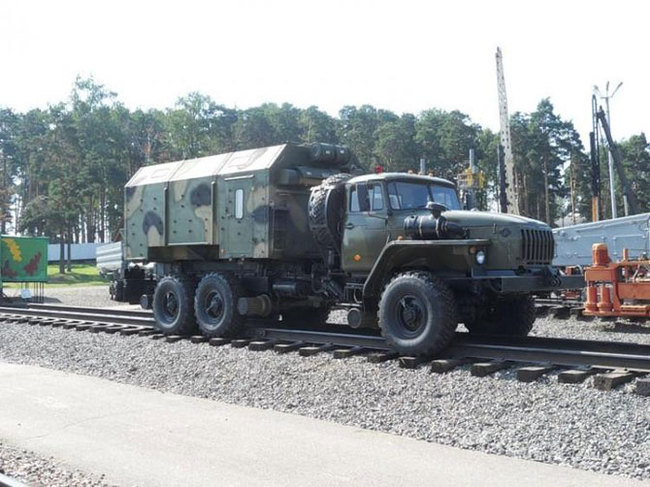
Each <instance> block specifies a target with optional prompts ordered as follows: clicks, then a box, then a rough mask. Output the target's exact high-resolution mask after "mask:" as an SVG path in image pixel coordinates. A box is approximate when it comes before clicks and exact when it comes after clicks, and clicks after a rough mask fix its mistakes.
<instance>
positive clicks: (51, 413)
mask: <svg viewBox="0 0 650 487" xmlns="http://www.w3.org/2000/svg"><path fill="white" fill-rule="evenodd" d="M0 388H1V390H2V399H1V400H0V438H2V439H3V440H5V441H7V442H8V443H10V444H13V445H15V446H20V447H24V448H28V449H31V450H33V451H35V452H37V453H39V454H41V455H47V456H49V455H52V456H54V457H55V458H57V459H59V460H62V461H64V462H66V463H68V464H69V465H71V466H73V467H76V468H79V469H81V470H83V471H87V472H92V473H95V474H98V475H99V474H101V473H104V474H106V478H105V480H106V481H107V482H112V483H116V484H119V485H139V486H163V485H164V486H168V485H188V486H202V485H210V486H213V485H220V486H221V485H245V486H255V485H260V486H261V485H264V486H269V485H281V486H290V485H300V486H304V485H309V486H310V487H315V486H321V485H323V486H328V485H332V486H333V485H337V486H338V485H355V486H358V485H373V486H376V485H387V486H388V485H390V486H396V485H408V486H409V487H411V486H419V485H422V486H427V487H431V486H447V485H449V486H463V485H467V486H470V485H471V486H476V485H483V486H492V485H494V486H497V485H498V486H503V485H549V486H550V485H552V486H553V487H563V486H584V485H589V486H590V487H596V486H623V485H631V486H634V485H641V483H640V482H634V481H631V480H626V479H623V478H619V477H610V476H604V475H600V474H595V473H590V472H584V471H580V470H575V469H570V468H566V467H560V466H554V465H546V464H542V463H537V462H531V461H526V460H517V459H513V458H508V457H501V456H495V455H487V454H485V453H480V452H472V451H467V450H460V449H456V448H451V447H447V446H441V445H436V444H432V443H426V442H423V441H417V440H413V439H409V438H404V437H400V436H394V435H389V434H385V433H378V432H373V431H368V430H363V429H359V428H353V427H348V426H341V425H338V424H334V423H328V422H325V421H320V420H316V419H310V418H305V417H301V416H295V415H291V414H286V413H279V412H275V411H269V410H260V409H253V408H246V407H241V406H233V405H229V404H223V403H219V402H215V401H210V400H205V399H197V398H192V397H186V396H180V395H175V394H169V393H161V392H157V391H153V390H149V389H142V388H138V387H134V386H129V385H124V384H118V383H114V382H110V381H107V380H103V379H97V378H94V377H85V376H80V375H75V374H69V373H65V372H59V371H54V370H50V369H44V368H40V367H32V366H24V365H13V364H4V363H0Z"/></svg>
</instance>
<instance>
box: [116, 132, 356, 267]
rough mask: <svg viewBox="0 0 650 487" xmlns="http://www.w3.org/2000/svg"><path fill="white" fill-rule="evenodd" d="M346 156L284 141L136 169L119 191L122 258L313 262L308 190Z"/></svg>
mask: <svg viewBox="0 0 650 487" xmlns="http://www.w3.org/2000/svg"><path fill="white" fill-rule="evenodd" d="M349 159H350V154H349V152H348V151H347V148H341V147H336V148H335V147H334V146H327V145H325V144H321V145H318V146H315V148H314V147H312V148H310V147H305V146H297V145H295V144H283V145H277V146H272V147H265V148H261V149H252V150H245V151H239V152H231V153H227V154H220V155H215V156H210V157H202V158H198V159H189V160H184V161H177V162H169V163H164V164H157V165H153V166H146V167H142V168H140V169H139V170H138V171H137V172H136V173H135V174H134V175H133V177H132V178H131V180H130V181H129V182H128V183H127V184H126V187H125V222H126V228H125V230H126V231H125V257H126V259H128V260H138V259H147V260H151V261H156V260H161V259H162V260H169V259H173V260H176V261H179V260H197V259H198V260H209V259H230V258H258V259H268V258H271V259H280V258H315V257H318V256H319V255H320V254H319V250H318V248H317V246H316V245H315V243H314V241H313V238H312V236H311V233H310V230H309V222H308V218H307V214H306V212H305V208H306V207H307V201H308V199H309V188H310V187H311V186H313V185H315V184H318V183H319V182H320V181H321V180H322V179H323V178H326V177H328V176H330V175H332V174H335V173H337V172H340V167H341V166H342V165H343V164H345V163H347V162H348V161H349Z"/></svg>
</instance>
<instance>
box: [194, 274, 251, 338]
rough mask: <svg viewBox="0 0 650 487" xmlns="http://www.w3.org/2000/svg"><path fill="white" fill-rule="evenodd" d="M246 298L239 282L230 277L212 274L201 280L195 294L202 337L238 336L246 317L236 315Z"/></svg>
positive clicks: (228, 275) (196, 311) (197, 317)
mask: <svg viewBox="0 0 650 487" xmlns="http://www.w3.org/2000/svg"><path fill="white" fill-rule="evenodd" d="M243 295H244V293H243V290H242V287H241V284H240V283H239V280H238V279H237V278H236V277H234V276H231V275H230V274H221V273H211V274H207V275H205V276H204V277H203V279H201V281H200V282H199V285H198V286H197V287H196V293H195V294H194V313H195V315H196V322H197V323H198V325H199V329H200V330H201V333H202V334H203V336H205V337H208V338H213V337H226V336H235V335H237V333H239V332H240V330H241V327H242V325H243V323H244V321H245V317H244V316H242V315H240V314H239V312H238V311H237V301H238V300H239V298H240V297H242V296H243Z"/></svg>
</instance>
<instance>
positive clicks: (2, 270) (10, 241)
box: [0, 235, 48, 283]
mask: <svg viewBox="0 0 650 487" xmlns="http://www.w3.org/2000/svg"><path fill="white" fill-rule="evenodd" d="M47 244H48V239H47V237H11V236H7V235H3V236H1V237H0V283H1V282H47Z"/></svg>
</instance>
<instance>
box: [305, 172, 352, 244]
mask: <svg viewBox="0 0 650 487" xmlns="http://www.w3.org/2000/svg"><path fill="white" fill-rule="evenodd" d="M351 177H352V175H350V174H347V173H340V174H335V175H333V176H330V177H329V178H327V179H325V180H323V182H322V183H321V184H320V185H319V186H316V187H314V188H312V190H311V194H310V195H309V204H308V211H309V229H310V230H311V234H312V235H313V237H314V240H315V241H316V243H317V244H318V245H319V247H320V248H321V250H322V251H323V252H325V251H326V250H327V249H334V250H335V251H336V252H339V248H340V243H341V222H342V221H343V216H344V213H345V183H346V181H347V180H348V179H350V178H351Z"/></svg>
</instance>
